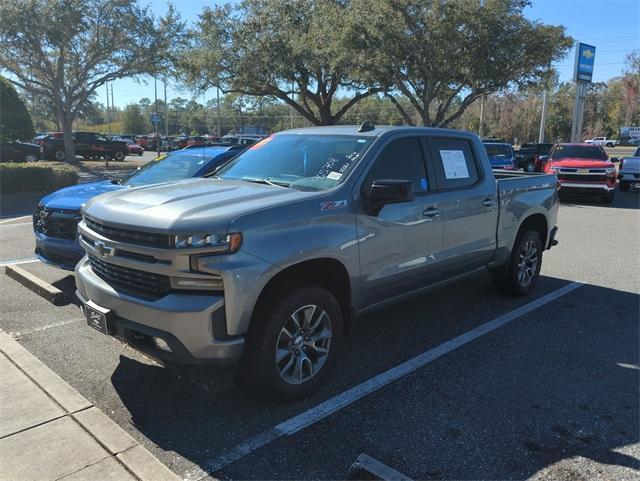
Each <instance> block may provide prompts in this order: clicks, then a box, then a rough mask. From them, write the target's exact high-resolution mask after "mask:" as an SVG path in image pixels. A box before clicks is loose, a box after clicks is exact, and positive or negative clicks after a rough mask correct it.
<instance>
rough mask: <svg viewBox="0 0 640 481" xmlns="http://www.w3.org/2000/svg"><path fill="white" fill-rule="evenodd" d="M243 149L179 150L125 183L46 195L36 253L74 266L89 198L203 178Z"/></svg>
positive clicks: (37, 222)
mask: <svg viewBox="0 0 640 481" xmlns="http://www.w3.org/2000/svg"><path fill="white" fill-rule="evenodd" d="M242 150H244V147H241V146H231V147H216V148H209V147H207V148H206V149H205V150H199V151H197V152H195V151H178V152H172V153H169V154H166V155H162V156H160V157H158V158H157V159H155V160H152V161H151V162H148V163H147V164H145V165H144V166H143V167H141V168H140V169H138V170H137V171H136V172H134V173H133V174H132V175H131V176H129V177H128V178H126V179H125V180H123V181H122V182H119V183H118V182H111V181H101V182H93V183H90V184H80V185H74V186H71V187H65V188H64V189H60V190H58V191H57V192H54V193H52V194H49V195H47V196H46V197H44V198H43V199H42V200H41V201H40V203H39V204H38V207H37V209H36V212H35V213H34V215H33V228H34V232H35V237H36V249H35V253H36V255H37V256H38V257H39V258H40V260H42V261H44V262H46V263H48V264H52V265H54V266H56V267H60V268H62V269H69V270H70V269H73V267H74V266H75V265H76V263H77V262H78V261H79V260H80V258H81V257H82V256H83V255H84V250H83V249H82V248H81V247H80V244H79V241H78V237H77V235H76V228H77V225H78V221H79V220H80V208H81V207H82V205H84V204H85V203H86V202H87V201H88V200H89V199H91V198H93V197H95V196H97V195H100V194H103V193H105V192H111V191H115V190H123V189H126V188H129V187H138V186H140V185H146V184H152V183H159V182H173V181H176V180H180V179H184V178H188V177H200V176H203V175H205V174H208V173H209V172H211V171H213V170H214V169H216V168H217V167H218V166H220V165H221V164H223V163H224V162H226V161H227V160H229V159H231V158H233V157H234V156H236V155H237V154H238V153H239V152H241V151H242Z"/></svg>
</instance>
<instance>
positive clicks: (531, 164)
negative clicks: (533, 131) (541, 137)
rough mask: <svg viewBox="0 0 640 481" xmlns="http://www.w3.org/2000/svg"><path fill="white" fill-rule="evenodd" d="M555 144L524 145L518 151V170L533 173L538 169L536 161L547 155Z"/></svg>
mask: <svg viewBox="0 0 640 481" xmlns="http://www.w3.org/2000/svg"><path fill="white" fill-rule="evenodd" d="M551 147H553V144H534V143H531V144H522V145H521V146H520V149H518V150H517V151H516V164H517V168H518V169H522V170H524V171H525V172H533V171H534V170H535V169H536V159H537V158H538V157H540V156H542V155H547V154H548V153H549V151H550V150H551Z"/></svg>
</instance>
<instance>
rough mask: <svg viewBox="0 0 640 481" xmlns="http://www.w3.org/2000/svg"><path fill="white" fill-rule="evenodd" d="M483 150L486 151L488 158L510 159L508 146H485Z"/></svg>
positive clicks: (509, 147)
mask: <svg viewBox="0 0 640 481" xmlns="http://www.w3.org/2000/svg"><path fill="white" fill-rule="evenodd" d="M485 148H486V149H487V154H488V155H489V157H511V155H512V154H511V152H512V150H511V146H510V145H499V144H496V145H488V144H485Z"/></svg>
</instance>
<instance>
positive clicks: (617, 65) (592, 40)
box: [96, 0, 640, 108]
mask: <svg viewBox="0 0 640 481" xmlns="http://www.w3.org/2000/svg"><path fill="white" fill-rule="evenodd" d="M143 3H144V1H143ZM173 3H174V5H175V6H176V8H177V10H178V11H180V14H181V16H182V18H183V19H184V20H186V21H188V22H193V21H195V20H197V18H198V14H199V12H200V11H202V8H203V7H205V6H213V5H215V4H217V3H221V2H216V1H213V0H174V2H173ZM147 4H148V5H150V7H151V8H152V10H153V12H154V13H155V14H156V15H158V16H161V15H163V14H164V13H165V12H166V9H167V2H166V0H150V1H147ZM525 15H526V16H527V17H528V18H530V19H533V20H539V21H541V22H543V23H545V24H551V25H563V26H564V27H565V28H566V32H567V34H568V35H570V36H571V37H573V39H574V40H577V41H580V42H584V43H588V44H591V45H594V46H595V47H596V59H595V66H594V72H593V81H594V82H599V81H606V80H608V79H610V78H612V77H616V76H618V75H620V73H621V71H622V69H623V67H624V60H625V56H626V55H627V54H628V53H629V52H631V51H632V50H634V49H640V0H533V1H532V6H531V7H528V8H526V9H525ZM574 55H575V51H574V50H573V49H572V50H571V51H570V52H569V53H568V55H567V56H566V57H565V58H564V59H563V60H561V61H559V62H558V63H556V64H555V65H554V66H555V67H556V69H557V70H558V72H559V74H560V80H561V81H566V80H571V78H572V75H573V70H572V69H573V61H574ZM215 95H216V93H215V90H210V91H208V92H205V94H204V95H201V96H199V97H198V98H197V99H195V100H197V101H198V102H200V103H202V102H203V101H206V100H209V99H211V98H213V97H214V96H215ZM192 96H193V95H192V93H191V92H189V91H186V90H180V89H179V88H178V86H175V85H172V84H168V85H167V99H168V100H171V99H172V98H174V97H183V98H186V99H191V98H192ZM143 97H148V98H150V99H152V100H153V98H154V83H153V80H152V79H150V80H149V81H148V82H147V83H146V84H145V83H144V82H136V81H134V80H132V79H122V80H118V81H115V82H113V98H114V101H115V105H116V106H117V107H120V108H122V107H124V106H126V105H127V104H131V103H136V102H137V101H138V100H140V99H141V98H143ZM163 97H164V91H163V86H162V84H161V83H160V82H158V99H162V98H163ZM96 100H97V101H98V102H101V103H103V104H106V87H102V88H101V89H99V91H98V96H97V99H96Z"/></svg>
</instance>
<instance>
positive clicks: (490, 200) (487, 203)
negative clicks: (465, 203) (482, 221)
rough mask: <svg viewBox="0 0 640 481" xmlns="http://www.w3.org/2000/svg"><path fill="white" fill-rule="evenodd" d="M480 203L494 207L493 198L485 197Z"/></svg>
mask: <svg viewBox="0 0 640 481" xmlns="http://www.w3.org/2000/svg"><path fill="white" fill-rule="evenodd" d="M482 205H484V206H485V207H495V205H496V201H495V200H493V199H485V200H483V201H482Z"/></svg>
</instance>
